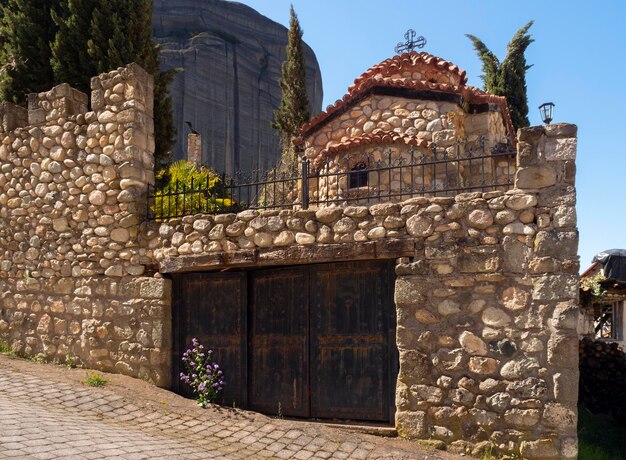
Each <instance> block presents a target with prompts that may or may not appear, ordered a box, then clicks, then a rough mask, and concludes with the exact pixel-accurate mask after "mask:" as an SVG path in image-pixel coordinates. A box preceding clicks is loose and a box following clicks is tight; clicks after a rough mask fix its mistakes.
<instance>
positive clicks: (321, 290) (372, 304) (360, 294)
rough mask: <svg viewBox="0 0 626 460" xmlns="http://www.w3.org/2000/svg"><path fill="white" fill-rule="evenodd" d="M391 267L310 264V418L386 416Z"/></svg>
mask: <svg viewBox="0 0 626 460" xmlns="http://www.w3.org/2000/svg"><path fill="white" fill-rule="evenodd" d="M390 270H391V266H390V265H389V264H384V263H383V264H381V263H380V262H358V263H342V264H325V265H319V266H315V267H314V268H313V274H312V279H311V283H312V287H311V311H312V317H311V319H312V321H311V376H312V381H311V408H312V411H311V416H312V417H315V418H348V419H355V420H373V421H389V420H390V402H391V398H392V393H391V392H390V390H391V388H392V387H393V385H392V384H391V374H392V373H393V372H392V371H393V367H394V366H393V362H392V361H393V360H392V358H393V356H392V351H391V350H390V338H391V337H390V336H394V335H395V334H393V332H392V324H391V321H390V317H391V314H390V313H393V301H392V296H391V292H392V291H391V286H392V283H393V280H392V276H391V272H390Z"/></svg>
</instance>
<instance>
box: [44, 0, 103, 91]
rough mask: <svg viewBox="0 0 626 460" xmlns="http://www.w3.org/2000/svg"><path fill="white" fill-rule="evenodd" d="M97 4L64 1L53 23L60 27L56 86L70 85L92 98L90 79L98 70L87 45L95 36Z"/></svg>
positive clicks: (84, 0) (54, 56)
mask: <svg viewBox="0 0 626 460" xmlns="http://www.w3.org/2000/svg"><path fill="white" fill-rule="evenodd" d="M96 4H97V1H96V0H62V4H61V8H60V9H59V11H58V12H53V14H52V19H53V20H54V23H55V24H56V25H57V27H58V32H57V34H56V36H55V39H54V41H52V43H51V44H50V46H51V49H52V59H51V64H52V69H53V71H54V77H55V82H56V83H69V84H70V85H72V86H73V87H74V88H76V89H79V90H81V91H82V92H84V93H87V94H89V91H90V90H91V88H90V84H89V81H90V77H92V76H95V75H96V74H97V73H98V69H97V67H96V65H95V63H94V62H93V60H92V59H91V58H90V56H89V54H88V53H87V41H88V40H89V38H90V35H91V19H92V16H93V11H94V8H95V7H96Z"/></svg>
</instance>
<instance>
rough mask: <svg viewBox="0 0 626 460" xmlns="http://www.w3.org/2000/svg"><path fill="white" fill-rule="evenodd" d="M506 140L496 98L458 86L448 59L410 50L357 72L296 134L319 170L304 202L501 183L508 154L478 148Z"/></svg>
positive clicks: (461, 78)
mask: <svg viewBox="0 0 626 460" xmlns="http://www.w3.org/2000/svg"><path fill="white" fill-rule="evenodd" d="M514 139H515V135H514V131H513V125H512V123H511V117H510V115H509V111H508V108H507V104H506V99H505V98H504V97H501V96H495V95H493V94H489V93H486V92H484V91H481V90H480V89H478V88H474V87H471V86H467V76H466V74H465V71H463V70H461V69H460V68H459V67H457V66H456V65H454V64H452V63H450V62H448V61H446V60H444V59H441V58H439V57H436V56H433V55H431V54H428V53H425V52H421V53H417V52H414V51H412V52H408V53H404V54H401V55H396V56H394V57H392V58H389V59H386V60H385V61H383V62H381V63H380V64H377V65H375V66H373V67H371V68H370V69H369V70H367V71H366V72H365V73H363V74H362V75H361V76H360V77H358V78H357V79H356V80H355V81H354V84H353V85H352V86H350V88H349V89H348V93H347V94H346V95H345V96H344V97H343V98H342V99H340V100H338V101H337V102H335V104H333V105H330V106H329V107H328V108H327V109H326V111H324V112H321V113H320V114H318V115H317V116H315V117H314V118H313V119H312V120H311V121H310V122H309V123H308V124H306V125H305V126H304V127H303V128H302V130H301V137H300V138H299V139H298V140H297V141H296V143H297V145H299V147H300V149H301V150H302V151H303V153H304V155H305V156H306V158H308V159H309V160H310V161H311V164H312V166H313V171H314V174H317V175H318V176H319V177H320V179H319V180H318V181H316V183H315V184H313V185H312V186H311V187H310V190H309V194H310V195H311V196H312V198H311V200H312V201H313V202H325V201H328V200H333V199H338V200H341V199H343V198H346V197H349V198H350V201H353V200H355V199H358V198H359V193H360V192H361V193H362V195H365V194H366V193H368V194H370V195H371V193H372V188H373V189H374V190H375V193H377V194H380V195H381V196H384V197H389V198H393V201H401V200H403V199H406V198H409V197H411V196H415V195H421V196H424V195H426V196H428V195H440V194H442V193H441V192H444V193H443V194H447V195H454V194H456V193H458V192H459V191H460V190H464V191H482V190H484V189H483V186H484V185H485V184H486V183H489V184H490V185H496V186H497V185H501V186H508V185H509V184H508V183H507V181H508V179H510V174H509V172H510V171H512V170H513V169H514V166H515V165H514V160H515V157H514V154H509V155H503V156H502V155H498V156H493V158H492V159H491V160H490V161H484V159H483V158H482V156H483V154H484V153H485V152H503V151H507V150H509V147H512V146H511V143H512V142H514ZM476 152H479V154H480V156H481V158H480V159H479V160H477V159H473V158H475V155H476ZM472 155H474V157H473V156H472ZM402 166H404V167H402ZM364 170H368V172H366V173H361V172H359V171H364ZM504 188H506V187H504ZM364 189H366V190H364Z"/></svg>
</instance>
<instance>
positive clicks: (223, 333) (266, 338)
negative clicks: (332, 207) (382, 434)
mask: <svg viewBox="0 0 626 460" xmlns="http://www.w3.org/2000/svg"><path fill="white" fill-rule="evenodd" d="M393 279H394V278H393V265H392V263H390V262H389V261H385V262H381V261H364V262H363V261H362V262H349V263H332V264H319V265H307V266H295V267H286V268H271V269H259V270H249V271H238V272H222V273H191V274H181V275H176V276H174V289H175V290H174V299H175V302H174V357H173V383H174V389H175V390H177V391H179V392H183V393H184V388H182V387H181V386H180V384H179V382H178V373H179V372H180V357H181V356H182V353H183V352H184V350H185V349H186V348H187V347H188V346H189V345H190V343H191V339H192V338H193V337H196V338H198V340H200V342H202V343H204V344H206V345H208V346H209V348H211V349H212V350H213V351H214V358H215V360H216V361H217V362H218V363H219V364H220V366H221V367H222V369H223V370H224V374H225V379H226V386H225V390H224V392H223V395H222V399H221V401H220V402H221V403H222V404H225V405H235V406H237V407H242V408H248V409H252V410H256V411H259V412H263V413H266V414H278V413H280V414H282V415H285V416H296V417H306V418H320V419H349V420H369V421H382V422H388V421H391V420H392V419H393V411H394V403H393V401H394V393H395V378H396V376H397V362H398V358H397V351H396V346H395V308H394V303H393Z"/></svg>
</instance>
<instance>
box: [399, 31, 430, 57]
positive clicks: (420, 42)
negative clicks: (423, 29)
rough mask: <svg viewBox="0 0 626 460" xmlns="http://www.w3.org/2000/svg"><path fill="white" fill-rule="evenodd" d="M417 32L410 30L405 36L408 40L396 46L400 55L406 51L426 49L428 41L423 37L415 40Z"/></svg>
mask: <svg viewBox="0 0 626 460" xmlns="http://www.w3.org/2000/svg"><path fill="white" fill-rule="evenodd" d="M415 35H416V34H415V31H414V30H413V29H409V30H407V31H406V33H405V34H404V38H405V39H406V42H405V43H398V44H397V45H396V48H395V49H396V53H397V54H400V53H403V52H405V51H413V50H414V49H415V48H420V49H422V48H424V46H425V45H426V39H425V38H424V37H422V36H421V35H420V36H419V37H417V40H416V39H415Z"/></svg>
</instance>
